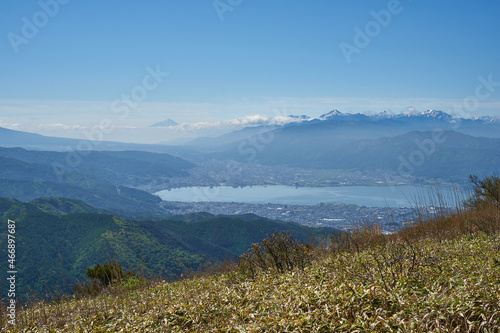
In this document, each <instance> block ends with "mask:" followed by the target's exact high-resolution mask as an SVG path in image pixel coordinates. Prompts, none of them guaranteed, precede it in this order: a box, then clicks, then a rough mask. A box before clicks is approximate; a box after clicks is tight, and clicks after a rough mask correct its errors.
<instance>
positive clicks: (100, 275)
mask: <svg viewBox="0 0 500 333" xmlns="http://www.w3.org/2000/svg"><path fill="white" fill-rule="evenodd" d="M85 274H87V276H88V277H89V278H90V283H78V284H76V285H75V286H74V287H73V288H72V289H73V292H74V293H75V294H77V295H97V294H99V293H100V292H102V291H103V290H104V289H106V288H107V287H112V286H115V285H122V286H124V287H126V288H131V287H132V286H135V285H139V284H140V282H141V281H142V279H140V278H139V277H138V276H137V274H136V273H135V270H133V271H129V272H127V273H124V271H123V267H122V266H121V265H120V264H118V263H117V262H112V263H109V264H104V265H100V264H97V265H95V266H94V268H87V271H86V272H85Z"/></svg>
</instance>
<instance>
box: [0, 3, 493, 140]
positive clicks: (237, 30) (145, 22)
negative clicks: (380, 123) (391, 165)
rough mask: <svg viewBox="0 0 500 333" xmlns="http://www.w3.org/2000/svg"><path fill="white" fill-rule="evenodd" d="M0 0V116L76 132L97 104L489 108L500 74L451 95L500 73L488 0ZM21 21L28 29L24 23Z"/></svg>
mask: <svg viewBox="0 0 500 333" xmlns="http://www.w3.org/2000/svg"><path fill="white" fill-rule="evenodd" d="M2 4H3V6H2V11H1V12H0V22H2V23H1V24H0V36H2V38H1V39H0V73H1V79H0V126H2V125H3V126H5V127H10V128H18V129H22V130H30V131H35V132H39V133H42V134H49V135H50V134H54V135H59V136H65V135H67V136H73V137H78V136H79V134H78V133H77V132H78V126H92V124H98V123H99V121H100V120H101V119H102V118H103V117H109V118H111V119H113V121H114V122H115V124H116V125H117V126H118V127H123V128H129V127H146V126H147V125H149V124H151V123H154V122H155V121H159V120H161V119H162V118H172V119H174V120H176V121H178V122H186V123H195V122H213V121H221V120H224V119H232V118H235V117H243V116H248V115H255V114H262V115H273V114H276V113H277V112H278V111H276V110H279V112H280V113H294V114H299V113H300V114H303V113H306V114H309V115H311V116H317V115H320V114H322V113H325V112H327V111H329V110H331V109H333V108H337V109H339V110H341V111H343V112H380V111H383V110H390V111H392V112H395V113H398V112H401V111H404V110H405V109H407V108H409V107H414V108H416V109H417V110H421V111H424V110H426V109H442V110H444V111H447V112H450V113H453V112H455V113H457V112H458V113H460V111H463V112H462V113H463V115H465V116H481V115H487V114H489V115H500V102H499V100H500V87H497V86H495V87H494V89H493V90H492V91H491V92H490V94H488V96H487V97H484V96H483V95H482V96H483V97H482V98H481V99H480V100H479V104H477V105H473V107H469V108H468V109H467V110H465V111H464V110H463V108H460V107H457V105H461V104H463V102H464V101H466V100H467V98H468V97H471V96H475V91H476V88H477V87H478V85H480V84H481V81H480V79H478V78H479V77H483V78H486V79H487V78H488V76H490V80H491V81H493V82H500V57H499V54H500V52H499V51H500V43H499V41H498V37H499V36H498V35H499V32H500V20H499V19H498V17H499V15H500V3H498V2H496V1H475V2H472V1H453V2H451V1H430V0H429V1H426V0H413V1H410V0H401V1H394V0H391V1H386V0H384V1H378V0H377V1H363V2H362V1H349V0H338V1H335V0H330V1H327V0H318V1H261V0H254V1H249V0H242V1H240V0H220V1H212V0H192V1H180V0H179V1H165V0H164V1H160V0H158V1H152V0H149V1H148V0H146V1H140V2H139V1H115V0H110V1H94V0H87V1H82V0H64V1H63V0H59V2H58V1H57V0H41V1H22V2H20V1H17V0H5V1H3V3H2ZM54 4H57V7H58V8H56V7H55V6H54ZM44 7H45V8H49V9H48V10H47V9H45V10H44ZM216 7H217V8H218V9H217V8H216ZM391 8H392V9H393V13H391ZM224 10H225V11H224ZM50 11H52V12H51V13H49V14H52V15H49V14H46V12H50ZM381 11H384V12H389V13H391V14H390V19H389V20H387V16H386V17H385V19H386V21H385V22H384V24H383V25H382V24H380V23H376V20H375V18H374V16H373V14H372V12H375V13H380V12H381ZM23 18H25V19H24V20H23ZM221 18H222V19H221ZM26 21H28V22H29V24H34V26H35V28H36V29H37V30H38V31H37V32H36V33H33V31H29V29H26V27H25V29H24V32H23V26H25V25H26ZM377 24H378V29H377ZM37 25H38V27H37ZM370 27H371V28H373V29H375V30H371V31H370V30H368V33H369V34H370V35H371V37H370V36H368V39H369V44H368V45H366V46H365V45H361V46H362V47H357V46H360V44H359V43H358V45H356V40H355V38H356V34H357V32H356V31H359V30H361V31H363V32H365V33H366V29H369V28H370ZM355 28H359V30H355ZM26 31H28V32H29V33H31V34H32V35H33V36H31V35H29V34H28V35H26ZM358 37H359V36H358ZM23 38H24V39H23ZM20 40H23V42H20ZM365 42H366V40H365ZM347 44H349V45H351V46H353V47H357V53H353V54H352V55H351V57H350V58H351V59H350V60H351V61H350V62H348V61H347V60H346V57H345V56H344V54H343V52H342V49H341V47H340V46H341V45H347ZM16 51H17V52H16ZM156 68H159V69H160V70H161V71H162V72H168V73H169V75H168V77H167V76H165V77H162V79H161V82H158V85H156V84H155V87H154V88H152V89H148V90H147V94H146V96H143V97H144V98H142V97H141V100H140V101H138V103H137V105H136V106H134V107H133V108H132V107H131V108H130V110H129V111H130V112H127V113H128V114H127V115H126V117H124V115H123V114H122V117H121V118H120V117H118V116H119V114H117V112H113V111H116V110H114V109H113V108H112V107H111V105H112V103H113V101H116V100H117V99H118V100H120V99H121V98H122V96H123V95H124V94H125V95H126V94H129V95H130V94H131V93H132V91H133V90H134V88H136V87H137V86H139V87H141V86H142V85H143V82H144V79H145V77H146V76H147V75H148V73H149V72H148V69H149V70H152V69H156ZM146 82H148V83H150V85H151V86H152V85H153V83H154V82H153V81H148V80H146ZM137 89H139V90H137ZM137 89H136V92H137V91H140V88H137ZM142 91H143V90H142ZM469 101H470V99H469ZM35 124H36V126H35ZM40 125H42V126H40ZM56 125H61V126H59V127H57V126H56ZM37 126H38V127H37ZM65 126H66V127H65ZM68 127H70V128H71V129H70V130H68ZM65 131H66V132H65ZM174 136H176V135H174V134H172V133H171V135H170V134H169V135H167V136H166V137H165V138H166V139H168V138H171V137H174ZM112 138H113V139H114V138H115V137H112ZM116 139H120V138H118V137H116ZM158 141H161V140H158Z"/></svg>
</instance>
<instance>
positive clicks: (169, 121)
mask: <svg viewBox="0 0 500 333" xmlns="http://www.w3.org/2000/svg"><path fill="white" fill-rule="evenodd" d="M177 125H179V124H178V123H176V122H175V121H173V120H172V119H170V118H169V119H162V120H161V121H159V122H157V123H154V124H153V125H151V126H150V127H171V126H177Z"/></svg>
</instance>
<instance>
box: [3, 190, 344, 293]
mask: <svg viewBox="0 0 500 333" xmlns="http://www.w3.org/2000/svg"><path fill="white" fill-rule="evenodd" d="M101 212H102V211H101V210H99V209H96V208H94V207H91V206H89V205H86V204H85V203H83V202H79V201H75V200H68V199H61V198H42V199H37V200H34V201H31V202H28V203H22V202H20V201H17V200H14V199H7V198H0V218H1V220H0V228H1V229H0V253H1V254H2V255H4V256H7V254H6V249H7V244H6V239H7V237H6V232H7V226H6V223H7V219H11V220H14V221H15V222H16V254H17V256H16V263H17V265H18V266H17V267H18V276H19V280H18V283H17V288H18V291H19V294H20V295H23V297H24V296H26V295H28V294H30V290H32V291H34V292H35V293H36V294H38V295H42V296H43V295H45V294H46V293H47V292H48V291H51V292H54V291H57V290H64V291H69V287H70V286H71V285H72V284H74V283H75V282H76V281H77V280H78V279H83V278H84V273H85V270H86V268H88V267H90V266H94V265H95V264H97V263H106V262H109V261H111V260H115V259H116V260H117V261H118V262H119V263H121V264H122V265H123V266H124V267H125V268H126V269H136V270H137V271H138V272H143V273H144V274H145V275H147V276H149V277H152V276H163V277H166V278H167V279H173V278H176V277H178V276H179V275H180V274H181V273H183V272H186V270H189V269H197V268H199V267H201V265H203V264H206V263H207V262H209V261H218V260H223V259H232V258H236V257H237V256H239V255H241V254H242V253H243V252H244V251H246V250H247V249H248V248H249V247H250V245H251V244H252V243H255V242H260V241H261V240H262V239H264V238H265V237H266V236H267V235H268V234H269V233H271V232H273V231H275V230H278V231H280V230H290V231H291V232H293V233H295V234H296V235H297V236H298V237H300V238H302V239H305V240H307V239H308V238H309V236H310V235H313V234H315V235H318V234H323V235H326V234H329V233H332V232H336V230H334V229H329V228H323V229H309V228H307V227H304V226H300V225H297V224H293V223H284V222H279V221H273V220H269V219H265V218H260V217H258V216H256V215H244V216H213V215H210V214H208V215H206V214H200V215H199V216H198V219H197V221H196V222H192V223H187V222H183V221H180V220H179V217H177V219H176V220H161V221H141V222H138V221H134V220H127V219H123V218H119V217H117V216H113V215H109V214H102V213H101ZM187 219H188V220H191V221H193V216H192V214H191V216H190V217H189V218H187ZM5 283H6V282H5V281H1V282H0V287H1V290H2V292H3V291H5V290H6V288H5ZM48 289H50V290H48ZM3 296H5V295H3Z"/></svg>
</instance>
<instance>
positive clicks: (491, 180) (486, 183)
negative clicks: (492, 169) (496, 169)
mask: <svg viewBox="0 0 500 333" xmlns="http://www.w3.org/2000/svg"><path fill="white" fill-rule="evenodd" d="M470 182H471V183H472V185H473V194H472V198H471V202H470V203H471V206H472V207H474V208H482V207H483V206H485V205H491V204H493V205H495V206H496V207H500V178H499V177H498V175H497V174H493V175H492V176H486V177H484V179H483V180H481V179H479V177H478V176H476V175H470Z"/></svg>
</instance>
